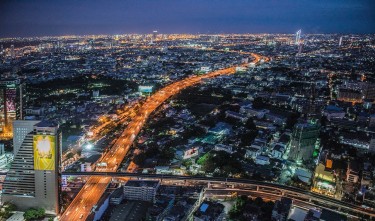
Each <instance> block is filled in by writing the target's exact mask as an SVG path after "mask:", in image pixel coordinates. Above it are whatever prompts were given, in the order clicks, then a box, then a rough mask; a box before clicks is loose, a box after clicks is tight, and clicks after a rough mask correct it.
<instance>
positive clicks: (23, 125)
mask: <svg viewBox="0 0 375 221" xmlns="http://www.w3.org/2000/svg"><path fill="white" fill-rule="evenodd" d="M39 122H40V121H36V120H16V121H13V154H14V156H16V154H17V152H18V150H19V149H20V147H21V145H22V143H23V141H24V139H25V137H26V136H27V135H28V134H29V133H30V132H32V131H33V130H34V125H35V124H37V123H39Z"/></svg>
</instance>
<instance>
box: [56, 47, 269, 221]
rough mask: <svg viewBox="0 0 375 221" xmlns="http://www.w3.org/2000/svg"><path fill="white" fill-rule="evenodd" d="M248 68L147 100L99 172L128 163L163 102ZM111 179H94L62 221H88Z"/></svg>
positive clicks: (195, 79)
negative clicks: (136, 144)
mask: <svg viewBox="0 0 375 221" xmlns="http://www.w3.org/2000/svg"><path fill="white" fill-rule="evenodd" d="M228 52H230V53H240V54H243V55H245V56H251V57H253V58H254V60H253V63H255V64H258V63H259V62H261V61H262V60H263V61H268V60H269V58H267V57H263V56H261V55H258V54H255V53H250V52H237V51H228ZM247 65H248V64H241V65H236V66H232V67H228V68H224V69H221V70H217V71H213V72H210V73H207V74H205V75H199V76H190V77H187V78H185V79H183V80H180V81H177V82H175V83H172V84H170V85H167V86H165V87H164V88H162V89H161V90H159V91H157V92H155V93H154V94H153V95H151V96H150V97H148V98H147V100H146V101H145V102H144V103H143V104H142V105H141V107H139V108H138V110H137V115H136V116H135V117H134V118H133V119H132V120H131V121H130V123H129V124H128V126H127V128H126V129H125V130H124V131H123V133H122V134H121V137H120V138H119V139H117V141H116V142H115V144H114V145H113V146H112V147H111V149H110V150H109V151H108V152H107V153H106V154H105V155H104V157H102V158H101V159H100V161H99V162H98V163H106V165H107V166H106V167H105V168H98V169H96V172H116V171H117V169H118V166H119V165H120V164H121V162H122V161H123V160H124V158H125V156H126V154H127V153H128V151H129V150H130V148H131V145H132V143H133V141H134V139H135V137H136V136H137V135H138V133H139V132H140V130H141V129H142V127H143V125H144V124H145V122H146V120H147V119H148V117H149V116H150V114H151V113H152V112H153V111H154V110H155V109H156V108H158V107H159V106H160V105H161V104H162V103H163V102H165V101H166V100H168V99H169V98H170V97H172V96H173V95H176V94H178V93H179V92H180V91H182V90H183V89H185V88H187V87H190V86H192V85H195V84H198V83H200V82H201V81H202V80H203V79H209V78H214V77H218V76H222V75H230V74H234V73H236V67H237V66H243V67H246V66H247ZM110 182H111V178H110V177H102V176H91V177H90V178H89V179H88V181H87V182H86V184H85V185H84V186H83V188H82V189H81V191H80V192H79V193H78V194H77V196H76V197H75V198H74V200H73V201H72V202H71V203H70V205H69V206H68V208H67V209H66V210H65V211H64V212H63V214H62V215H61V217H60V220H63V221H71V220H86V218H87V217H88V216H89V214H90V213H91V210H92V208H93V207H94V206H95V205H96V204H97V203H98V201H99V199H100V197H101V196H102V195H103V193H104V191H105V190H106V187H107V186H108V185H109V184H110Z"/></svg>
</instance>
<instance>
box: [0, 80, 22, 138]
mask: <svg viewBox="0 0 375 221" xmlns="http://www.w3.org/2000/svg"><path fill="white" fill-rule="evenodd" d="M24 88H25V86H24V84H22V83H21V82H20V80H19V79H0V139H2V138H11V137H12V122H13V121H14V120H17V119H23V115H24V114H23V101H24V96H25V92H24Z"/></svg>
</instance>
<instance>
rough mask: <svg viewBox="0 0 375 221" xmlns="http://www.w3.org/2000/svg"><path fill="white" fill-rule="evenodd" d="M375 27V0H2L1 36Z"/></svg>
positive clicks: (366, 30)
mask: <svg viewBox="0 0 375 221" xmlns="http://www.w3.org/2000/svg"><path fill="white" fill-rule="evenodd" d="M298 29H302V31H303V33H375V0H0V37H29V36H45V35H50V36H51V35H68V34H78V35H80V34H126V33H151V32H152V31H153V30H158V32H159V33H193V34H195V33H211V34H213V33H294V32H295V31H296V30H298Z"/></svg>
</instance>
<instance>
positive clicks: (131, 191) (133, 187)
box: [124, 180, 160, 202]
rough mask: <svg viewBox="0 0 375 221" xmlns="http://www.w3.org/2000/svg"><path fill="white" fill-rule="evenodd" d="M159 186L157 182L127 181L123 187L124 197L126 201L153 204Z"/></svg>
mask: <svg viewBox="0 0 375 221" xmlns="http://www.w3.org/2000/svg"><path fill="white" fill-rule="evenodd" d="M159 186H160V182H159V181H144V180H142V181H141V180H129V181H128V182H127V183H126V184H125V185H124V197H125V199H128V200H141V201H149V202H153V201H154V200H155V195H156V191H157V189H158V188H159Z"/></svg>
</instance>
